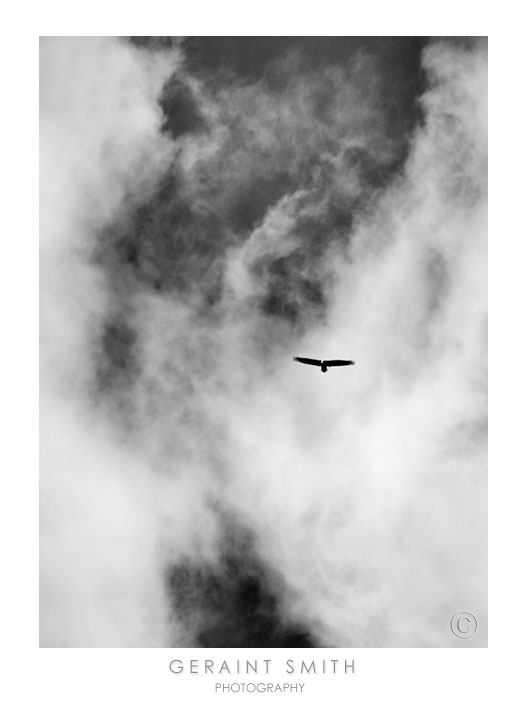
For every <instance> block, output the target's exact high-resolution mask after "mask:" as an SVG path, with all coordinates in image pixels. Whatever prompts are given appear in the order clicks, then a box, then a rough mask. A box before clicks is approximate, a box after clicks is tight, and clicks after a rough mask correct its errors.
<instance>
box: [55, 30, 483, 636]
mask: <svg viewBox="0 0 525 707" xmlns="http://www.w3.org/2000/svg"><path fill="white" fill-rule="evenodd" d="M42 52H43V62H42V77H43V78H42V81H43V86H44V90H43V98H42V108H41V110H42V155H43V157H42V184H43V186H42V233H43V246H42V272H43V277H42V282H43V284H42V302H43V304H42V312H43V315H42V351H43V357H42V358H43V362H44V365H43V374H42V381H43V390H44V395H43V402H42V407H43V411H44V419H45V422H46V424H45V426H44V428H43V432H42V439H43V445H42V450H43V451H42V507H43V514H42V515H43V526H42V559H41V565H42V577H43V579H42V586H43V591H42V639H41V640H42V643H43V644H44V645H171V644H174V645H195V644H199V643H200V644H202V645H208V644H213V641H221V640H223V641H229V642H230V643H229V644H228V645H246V643H245V642H246V641H248V640H263V639H262V638H261V636H260V635H259V634H258V638H257V639H255V638H254V637H253V635H252V636H251V637H250V636H249V635H248V633H247V631H248V629H247V628H246V626H245V625H241V624H243V620H241V619H240V618H239V616H244V614H243V612H245V611H248V609H247V608H246V607H247V605H246V602H245V603H242V602H241V601H240V600H239V599H238V597H239V596H241V595H242V591H245V590H246V587H247V586H251V587H252V589H251V590H250V591H251V595H250V596H251V597H252V598H251V599H250V601H252V602H254V604H253V606H252V605H251V604H249V602H248V608H249V606H252V609H253V607H254V606H255V607H256V610H257V612H258V613H257V616H260V614H261V612H262V614H263V615H264V616H263V618H264V620H263V619H261V621H262V625H263V626H270V627H271V628H269V629H268V632H269V633H270V634H271V635H272V636H273V637H272V638H271V639H269V640H272V641H287V640H288V641H290V640H300V641H302V640H303V639H302V638H297V637H298V636H299V637H300V636H301V635H302V633H301V632H302V631H304V632H305V633H308V634H309V635H310V636H311V637H312V639H311V640H312V641H314V642H315V643H317V644H319V645H330V646H363V645H378V646H382V645H384V646H388V645H390V646H396V645H405V646H408V645H434V646H440V645H453V636H452V635H451V634H450V632H449V630H448V627H449V621H450V618H451V617H452V615H454V614H455V613H457V612H458V611H460V610H462V609H463V608H464V607H465V606H467V607H468V609H469V610H471V611H473V613H475V614H476V615H477V616H478V618H479V619H480V623H481V624H483V623H486V622H484V621H483V618H484V617H485V614H486V582H485V570H486V567H485V565H486V562H485V560H486V557H485V553H486V542H485V541H486V538H485V534H486V528H485V522H486V513H485V503H486V450H485V444H486V430H485V425H486V387H485V386H486V159H487V156H486V47H485V45H484V44H483V43H482V42H478V43H477V44H474V45H472V46H466V47H463V46H461V45H460V44H455V43H452V42H450V41H443V42H434V43H430V44H429V45H428V46H427V47H426V49H425V51H424V53H423V55H422V65H423V69H424V71H425V76H426V82H427V89H426V91H425V93H424V94H423V95H422V96H421V97H420V110H421V111H422V113H423V116H424V119H423V120H422V122H421V124H419V125H418V127H417V128H416V129H415V130H414V131H413V132H411V133H410V134H408V133H407V134H405V135H404V136H403V139H401V138H400V136H399V129H393V127H392V124H391V122H389V121H392V120H393V118H392V113H391V111H390V106H391V100H392V99H391V97H389V99H388V106H389V108H388V110H386V108H385V101H383V100H382V95H383V93H382V92H383V91H384V85H383V84H382V82H381V81H380V80H379V79H378V76H379V75H378V73H377V66H376V64H375V63H374V61H373V58H371V57H366V56H355V57H353V59H352V61H351V62H346V63H345V62H343V63H342V64H338V65H330V64H327V65H323V66H322V67H320V68H317V69H312V68H311V67H310V66H309V65H308V64H306V63H304V62H303V61H302V60H301V57H300V55H298V54H297V53H294V52H292V53H291V54H288V55H284V56H283V57H281V58H280V59H279V60H278V61H277V62H276V63H275V64H274V65H273V67H272V71H274V72H276V73H277V74H279V72H280V75H281V77H282V80H281V82H280V83H279V82H277V83H272V81H271V80H270V79H269V78H268V77H263V78H258V79H252V80H247V79H245V78H244V79H243V80H240V79H239V78H238V77H235V76H231V75H226V78H225V77H224V76H222V77H219V75H217V76H214V75H211V76H210V75H208V74H206V75H198V74H197V73H191V71H190V69H189V68H188V65H187V64H186V63H185V62H184V57H183V54H182V49H181V46H180V45H176V46H175V48H173V47H172V48H171V49H170V50H167V49H162V50H160V51H149V50H147V51H144V50H139V49H137V48H134V47H132V46H130V45H126V44H125V43H123V42H122V41H117V40H109V39H104V40H48V42H47V43H45V44H44V45H43V49H42ZM65 59H67V61H65ZM65 67H67V68H65ZM64 72H65V74H66V75H65V76H64V75H63V74H64ZM170 76H171V78H169V77H170ZM168 78H169V81H168ZM166 82H167V83H166ZM163 86H164V89H163ZM166 87H168V88H166ZM163 91H164V93H163ZM162 96H164V102H163V99H162ZM166 96H167V98H166ZM159 97H160V99H161V101H160V104H159V103H158V101H157V99H158V98H159ZM168 99H169V100H168ZM170 101H171V102H170ZM166 102H167V103H168V104H169V105H167V104H166ZM186 104H188V105H190V107H191V110H189V109H188V110H186V108H184V106H186ZM170 106H171V107H170ZM161 107H163V109H164V111H172V113H171V114H170V115H171V117H170V120H171V122H169V121H168V123H166V117H165V116H163V115H162V112H161ZM177 107H179V108H180V110H181V119H180V121H179V122H177ZM197 115H198V120H197V119H195V120H193V118H191V116H197ZM401 124H402V125H403V126H404V128H403V129H405V126H407V125H409V124H412V123H411V121H410V120H408V119H407V117H406V116H402V119H401V118H400V125H401ZM393 136H395V137H393ZM407 143H408V144H409V145H410V149H409V151H408V152H407V149H406V145H407ZM294 354H302V355H312V356H315V357H341V356H348V357H351V358H353V359H355V360H356V361H357V365H356V367H355V368H353V369H351V370H349V371H346V370H342V371H335V372H334V371H330V372H329V373H328V374H326V375H321V374H319V372H318V371H317V370H313V369H312V370H311V369H309V368H308V367H303V366H299V365H298V364H297V363H295V362H293V361H292V356H293V355H294ZM47 411H49V412H47ZM57 431H60V434H58V433H57ZM113 508H114V509H115V512H114V513H113V512H112V509H113ZM184 577H185V578H186V579H182V578H184ZM192 577H193V578H194V579H195V578H200V580H199V581H195V582H193V580H192V579H191V578H192ZM250 582H252V584H250ZM199 587H200V588H199ZM203 587H204V588H203ZM239 587H241V589H239ZM243 587H244V589H242V588H243ZM253 587H255V589H254V588H253ZM236 592H237V594H236ZM239 592H240V593H239ZM228 596H232V597H235V596H237V599H231V602H232V604H231V606H228V607H224V606H221V607H219V606H218V603H219V604H222V605H223V604H224V603H225V602H226V601H227V599H226V597H228ZM243 596H244V595H243ZM254 596H255V598H253V597H254ZM261 607H262V608H261ZM248 613H249V612H248ZM234 615H235V616H236V620H235V622H234V624H235V626H236V628H235V629H231V628H230V629H228V632H227V636H226V634H225V628H224V626H225V624H226V623H227V622H230V624H231V622H232V616H234ZM279 622H280V624H279ZM287 631H288V633H287ZM232 632H233V634H235V635H232ZM292 634H293V636H295V638H293V639H291V638H290V636H291V635H292ZM449 634H450V635H449ZM221 636H222V639H221ZM305 640H306V639H305ZM479 640H481V641H483V638H481V639H479ZM235 641H237V642H238V643H237V644H236V643H235ZM206 642H208V643H206ZM210 642H211V643H210Z"/></svg>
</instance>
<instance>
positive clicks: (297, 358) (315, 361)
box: [293, 356, 321, 366]
mask: <svg viewBox="0 0 525 707" xmlns="http://www.w3.org/2000/svg"><path fill="white" fill-rule="evenodd" d="M293 360H294V361H299V363H309V364H310V365H311V366H320V365H321V361H319V360H318V359H316V358H302V357H301V356H294V357H293Z"/></svg>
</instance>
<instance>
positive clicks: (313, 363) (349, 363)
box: [293, 356, 355, 373]
mask: <svg viewBox="0 0 525 707" xmlns="http://www.w3.org/2000/svg"><path fill="white" fill-rule="evenodd" d="M293 360H294V361H299V363H309V364H310V366H321V371H322V372H323V373H326V371H327V370H328V367H329V366H355V361H346V360H343V359H340V358H335V359H332V360H329V361H327V360H324V359H323V360H322V361H319V359H317V358H303V357H302V356H294V357H293Z"/></svg>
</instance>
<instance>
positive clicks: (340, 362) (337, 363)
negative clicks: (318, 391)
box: [323, 358, 355, 366]
mask: <svg viewBox="0 0 525 707" xmlns="http://www.w3.org/2000/svg"><path fill="white" fill-rule="evenodd" d="M323 363H324V364H325V365H326V366H355V361H344V360H343V359H340V358H336V359H333V360H332V361H323Z"/></svg>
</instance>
